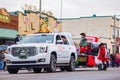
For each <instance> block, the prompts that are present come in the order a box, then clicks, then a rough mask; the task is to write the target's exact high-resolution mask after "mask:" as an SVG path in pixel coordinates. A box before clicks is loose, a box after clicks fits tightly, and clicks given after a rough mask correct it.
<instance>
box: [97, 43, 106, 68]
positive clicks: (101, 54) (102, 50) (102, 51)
mask: <svg viewBox="0 0 120 80" xmlns="http://www.w3.org/2000/svg"><path fill="white" fill-rule="evenodd" d="M104 45H105V44H104V43H101V44H100V45H99V52H98V60H99V61H100V64H103V65H104V66H103V70H106V69H107V61H108V56H107V51H106V48H105V46H104Z"/></svg>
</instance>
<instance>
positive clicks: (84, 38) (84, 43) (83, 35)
mask: <svg viewBox="0 0 120 80" xmlns="http://www.w3.org/2000/svg"><path fill="white" fill-rule="evenodd" d="M80 35H81V37H82V39H81V41H80V44H79V45H80V53H84V51H85V48H86V45H87V39H86V35H85V33H80Z"/></svg>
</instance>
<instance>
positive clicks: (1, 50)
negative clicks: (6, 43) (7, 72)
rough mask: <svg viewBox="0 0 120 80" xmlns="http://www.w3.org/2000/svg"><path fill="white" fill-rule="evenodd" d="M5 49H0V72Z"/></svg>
mask: <svg viewBox="0 0 120 80" xmlns="http://www.w3.org/2000/svg"><path fill="white" fill-rule="evenodd" d="M5 49H6V48H5V47H0V71H2V70H3V67H4V59H5V55H4V50H5Z"/></svg>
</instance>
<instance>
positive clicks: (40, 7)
mask: <svg viewBox="0 0 120 80" xmlns="http://www.w3.org/2000/svg"><path fill="white" fill-rule="evenodd" d="M41 4H42V3H41V0H39V19H40V21H41V9H42V5H41ZM40 21H39V28H40V30H39V32H41V27H40V26H41V22H40Z"/></svg>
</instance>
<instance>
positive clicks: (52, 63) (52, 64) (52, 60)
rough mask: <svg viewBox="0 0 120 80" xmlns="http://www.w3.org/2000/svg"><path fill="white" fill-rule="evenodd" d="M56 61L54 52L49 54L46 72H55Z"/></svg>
mask: <svg viewBox="0 0 120 80" xmlns="http://www.w3.org/2000/svg"><path fill="white" fill-rule="evenodd" d="M56 62H57V58H56V56H55V55H54V54H51V58H50V65H49V68H48V69H47V72H55V71H56Z"/></svg>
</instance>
